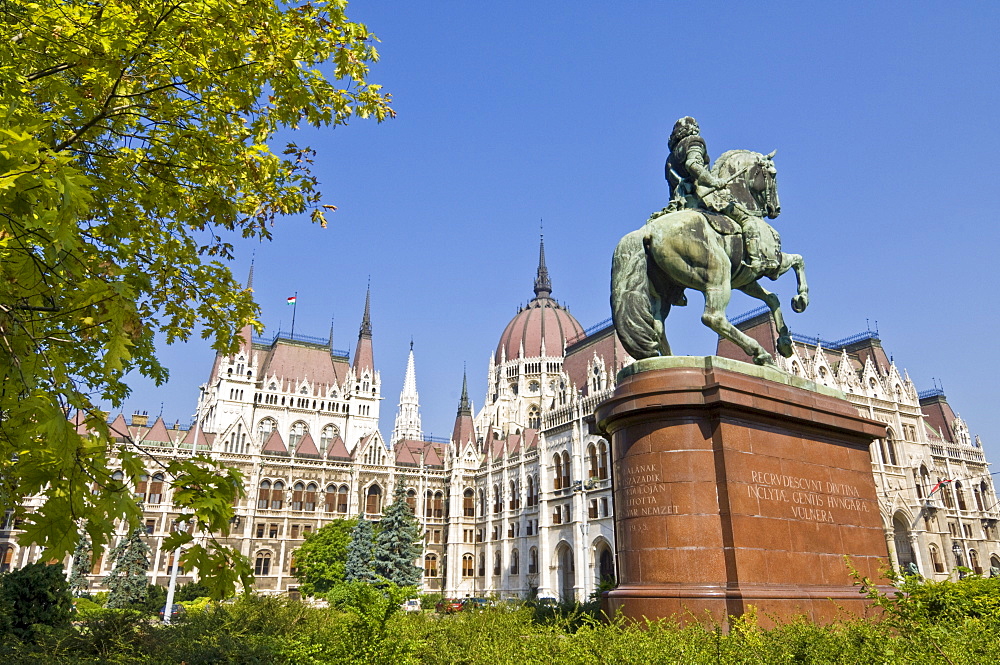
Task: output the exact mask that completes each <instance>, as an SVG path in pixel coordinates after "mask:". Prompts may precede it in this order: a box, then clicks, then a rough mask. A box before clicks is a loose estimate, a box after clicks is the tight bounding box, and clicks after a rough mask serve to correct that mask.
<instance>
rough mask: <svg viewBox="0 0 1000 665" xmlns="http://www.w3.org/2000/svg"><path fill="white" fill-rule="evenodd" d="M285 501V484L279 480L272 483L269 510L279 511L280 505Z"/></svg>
mask: <svg viewBox="0 0 1000 665" xmlns="http://www.w3.org/2000/svg"><path fill="white" fill-rule="evenodd" d="M284 499H285V483H283V482H281V481H280V480H276V481H274V487H273V488H272V489H271V510H281V504H282V502H283V501H284Z"/></svg>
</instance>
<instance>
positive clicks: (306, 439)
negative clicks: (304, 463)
mask: <svg viewBox="0 0 1000 665" xmlns="http://www.w3.org/2000/svg"><path fill="white" fill-rule="evenodd" d="M295 454H296V455H309V456H316V457H319V449H318V448H317V447H316V442H315V441H313V438H312V434H310V433H309V432H306V434H305V436H303V437H302V440H300V441H299V445H298V447H296V449H295Z"/></svg>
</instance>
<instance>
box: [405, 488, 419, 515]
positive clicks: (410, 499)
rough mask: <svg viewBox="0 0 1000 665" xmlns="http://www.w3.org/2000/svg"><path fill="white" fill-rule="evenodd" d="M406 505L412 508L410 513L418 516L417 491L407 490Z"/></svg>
mask: <svg viewBox="0 0 1000 665" xmlns="http://www.w3.org/2000/svg"><path fill="white" fill-rule="evenodd" d="M406 505H408V506H409V507H410V512H411V513H413V514H414V515H416V514H417V490H406Z"/></svg>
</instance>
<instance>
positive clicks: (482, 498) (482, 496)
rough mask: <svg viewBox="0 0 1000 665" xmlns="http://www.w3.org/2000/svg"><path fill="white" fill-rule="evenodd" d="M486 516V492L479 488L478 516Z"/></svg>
mask: <svg viewBox="0 0 1000 665" xmlns="http://www.w3.org/2000/svg"><path fill="white" fill-rule="evenodd" d="M485 515H486V490H484V489H483V488H482V487H480V488H479V516H480V517H484V516H485Z"/></svg>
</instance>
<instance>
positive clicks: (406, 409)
mask: <svg viewBox="0 0 1000 665" xmlns="http://www.w3.org/2000/svg"><path fill="white" fill-rule="evenodd" d="M420 438H421V427H420V397H419V396H418V395H417V372H416V369H415V368H414V363H413V342H412V341H411V342H410V357H409V358H408V359H407V361H406V377H405V378H404V379H403V391H402V392H401V393H399V410H398V411H396V424H395V427H393V430H392V440H391V442H390V443H391V444H392V445H395V444H396V443H397V442H399V441H402V440H403V439H412V440H414V441H419V440H420Z"/></svg>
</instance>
